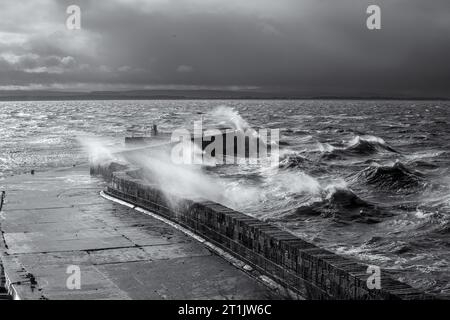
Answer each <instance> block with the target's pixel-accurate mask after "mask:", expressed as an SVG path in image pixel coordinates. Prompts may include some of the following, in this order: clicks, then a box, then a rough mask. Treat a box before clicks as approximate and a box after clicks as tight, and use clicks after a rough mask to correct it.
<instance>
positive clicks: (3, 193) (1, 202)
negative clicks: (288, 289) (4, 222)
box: [0, 191, 6, 211]
mask: <svg viewBox="0 0 450 320" xmlns="http://www.w3.org/2000/svg"><path fill="white" fill-rule="evenodd" d="M5 196H6V192H5V191H2V196H1V199H0V211H2V208H3V203H5Z"/></svg>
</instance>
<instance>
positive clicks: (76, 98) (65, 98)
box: [0, 96, 450, 102]
mask: <svg viewBox="0 0 450 320" xmlns="http://www.w3.org/2000/svg"><path fill="white" fill-rule="evenodd" d="M102 100H107V101H114V100H122V101H124V100H142V101H144V100H180V101H183V100H212V101H214V100H276V101H283V100H286V101H288V100H318V101H320V100H324V101H326V100H350V101H450V98H441V97H436V98H432V97H431V98H426V97H411V98H409V97H408V98H406V97H405V98H399V97H214V98H213V97H178V96H176V97H159V96H148V97H147V96H137V97H132V96H126V97H124V96H117V97H116V96H114V97H112V96H85V97H80V96H56V97H46V96H29V97H14V96H6V97H2V96H0V102H21V101H102Z"/></svg>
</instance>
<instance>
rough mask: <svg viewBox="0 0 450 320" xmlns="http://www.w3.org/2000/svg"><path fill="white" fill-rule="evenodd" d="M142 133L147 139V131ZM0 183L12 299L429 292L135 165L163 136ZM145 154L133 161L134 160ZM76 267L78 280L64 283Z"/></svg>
mask: <svg viewBox="0 0 450 320" xmlns="http://www.w3.org/2000/svg"><path fill="white" fill-rule="evenodd" d="M150 140H151V139H150ZM134 142H135V141H132V139H131V141H130V139H127V143H128V144H129V145H133V146H134V147H133V148H134V149H128V150H127V151H126V152H122V153H117V155H120V157H122V159H125V162H123V161H122V162H116V161H115V160H113V159H110V160H106V161H102V162H96V163H91V165H90V166H81V167H73V168H67V169H61V170H54V171H50V172H46V173H42V172H36V173H35V174H34V175H19V176H15V177H10V178H8V179H7V180H6V181H4V183H5V185H6V186H7V190H6V191H7V202H6V203H5V204H4V208H3V211H2V212H1V220H0V228H1V232H2V238H1V239H0V240H1V241H0V253H1V260H2V263H3V268H4V280H3V284H4V287H5V288H6V291H7V292H8V293H9V295H10V296H11V297H12V298H15V299H321V300H322V299H357V300H374V299H375V300H380V299H433V298H434V297H433V296H430V295H427V294H425V293H423V292H421V291H419V290H416V289H414V288H412V287H410V286H408V285H407V284H405V283H402V282H400V281H397V280H394V279H392V278H391V277H390V276H389V274H388V273H387V272H384V271H382V272H381V279H380V284H381V287H380V288H372V287H371V286H369V285H368V281H369V280H370V276H371V273H370V272H368V270H370V268H368V267H369V266H367V265H365V264H363V263H360V262H357V261H353V260H351V259H347V258H344V257H341V256H339V255H336V254H334V253H332V252H330V251H328V250H326V249H324V248H319V247H317V246H315V245H314V244H312V243H309V242H307V241H305V240H303V239H300V238H298V237H297V236H295V235H293V234H291V233H289V232H287V231H284V230H281V229H280V228H278V227H276V226H275V225H272V224H270V223H266V222H264V221H260V220H258V219H256V218H253V217H250V216H248V215H246V214H244V213H242V212H238V211H235V210H232V209H230V208H227V207H225V206H223V205H221V204H219V203H215V202H212V201H209V200H206V199H202V198H198V199H192V198H185V197H183V195H180V194H170V193H168V192H165V191H163V190H161V189H160V188H159V186H158V184H156V183H154V182H152V177H151V173H149V172H146V170H145V168H142V167H140V166H139V163H140V161H142V160H138V159H141V158H142V157H141V156H142V155H145V154H147V155H148V154H150V153H155V152H156V153H162V152H168V150H170V148H168V146H169V145H168V144H164V143H161V141H158V143H157V144H156V145H154V144H153V145H151V146H146V144H147V142H146V141H142V140H139V141H138V145H139V146H138V147H136V145H135V143H134ZM141 163H142V162H141ZM74 267H75V269H78V270H79V275H78V276H79V278H80V279H79V283H80V286H79V288H73V287H71V285H70V279H73V276H74V274H72V273H71V271H70V270H73V269H74Z"/></svg>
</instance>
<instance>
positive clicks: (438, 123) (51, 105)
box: [0, 100, 450, 296]
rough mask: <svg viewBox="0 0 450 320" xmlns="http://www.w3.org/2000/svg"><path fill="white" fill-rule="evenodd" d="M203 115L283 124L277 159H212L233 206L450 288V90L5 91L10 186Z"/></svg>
mask: <svg viewBox="0 0 450 320" xmlns="http://www.w3.org/2000/svg"><path fill="white" fill-rule="evenodd" d="M199 120H203V121H204V122H205V123H206V124H207V125H211V126H213V125H227V126H235V127H242V126H243V125H244V126H248V127H251V128H253V129H255V130H257V129H279V130H280V141H279V145H280V162H279V164H278V165H277V167H276V168H273V167H272V168H261V167H258V166H252V165H247V164H239V165H226V166H219V167H215V168H212V169H211V168H209V169H205V170H204V171H206V173H205V174H206V175H208V177H209V179H210V180H208V181H211V180H212V181H214V180H217V181H220V183H219V184H218V185H219V187H220V189H221V190H219V192H220V194H221V198H220V199H221V200H220V202H222V203H223V204H224V205H227V206H230V207H232V208H233V209H236V210H240V211H242V212H244V213H246V214H249V215H252V216H255V217H257V218H258V219H261V220H264V221H268V222H270V223H274V224H276V225H278V226H280V227H281V228H283V229H285V230H287V231H289V232H292V233H294V234H296V235H298V236H299V237H301V238H303V239H305V240H308V241H311V242H313V243H315V244H317V245H318V246H320V247H323V248H325V249H328V250H330V251H333V252H336V253H337V254H340V255H343V256H347V257H350V258H352V259H356V260H360V261H363V262H364V263H367V264H371V265H376V266H380V267H382V268H383V270H385V271H386V272H388V273H389V274H390V275H391V276H392V277H394V278H396V279H398V280H400V281H404V282H406V283H408V284H410V285H411V286H413V287H416V288H418V289H421V290H425V291H426V292H429V293H436V294H442V295H445V296H450V285H449V279H450V266H449V260H450V123H449V121H450V102H448V101H403V100H402V101H390V100H386V101H382V100H374V101H369V100H151V101H150V100H148V101H147V100H129V101H128V100H127V101H23V102H13V101H12V102H6V101H5V102H0V187H4V179H5V178H6V177H7V176H10V175H17V174H22V173H29V172H30V171H31V170H35V171H36V172H39V171H47V170H52V169H54V168H60V167H70V166H73V165H78V164H83V163H86V162H87V161H88V159H89V152H88V149H87V148H86V147H85V146H84V145H83V141H84V140H85V139H88V138H89V139H91V138H92V137H96V138H98V139H101V141H102V143H103V144H104V145H105V146H106V147H111V148H120V146H122V145H123V141H124V137H125V136H130V135H145V134H147V133H149V132H150V131H151V128H152V126H153V125H157V127H158V130H159V131H160V132H166V133H170V132H173V130H175V129H178V128H188V129H190V128H193V123H194V122H195V121H199ZM180 179H181V178H180ZM183 179H184V180H185V181H184V186H185V187H186V188H190V186H192V188H195V185H194V184H195V183H198V181H196V182H194V181H193V180H196V179H195V178H193V177H192V176H185V177H183ZM199 181H202V180H199ZM205 183H208V182H205ZM200 190H201V189H200ZM200 192H201V191H200ZM204 196H205V197H208V194H207V192H205V195H204ZM213 198H214V197H213ZM214 200H217V199H214ZM383 272H384V271H383Z"/></svg>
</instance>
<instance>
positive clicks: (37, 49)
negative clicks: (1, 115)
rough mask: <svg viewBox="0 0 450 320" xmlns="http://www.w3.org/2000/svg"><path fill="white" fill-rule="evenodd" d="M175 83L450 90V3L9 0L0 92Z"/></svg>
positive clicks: (1, 8)
mask: <svg viewBox="0 0 450 320" xmlns="http://www.w3.org/2000/svg"><path fill="white" fill-rule="evenodd" d="M72 4H75V5H78V6H80V8H81V11H82V12H81V27H82V28H81V30H68V29H67V28H66V19H67V17H68V15H67V14H66V8H67V6H69V5H72ZM370 4H377V5H379V6H380V7H381V10H382V13H381V14H382V17H381V23H382V29H381V30H376V31H371V30H368V29H367V28H366V19H367V17H368V15H367V14H366V9H367V7H368V5H370ZM165 88H174V89H177V88H179V89H231V90H239V89H241V90H269V91H270V90H272V91H273V90H281V91H283V90H284V91H295V92H304V93H307V94H349V95H358V94H379V95H403V94H410V95H415V96H425V95H427V96H430V95H434V96H450V2H449V1H448V0H433V1H424V0H372V1H365V0H339V1H337V0H276V1H274V0H245V1H242V0H227V1H224V0H221V1H219V0H107V1H98V0H78V1H77V0H68V1H66V0H0V90H16V89H20V90H22V89H58V90H61V89H63V90H87V91H90V90H124V89H165Z"/></svg>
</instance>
